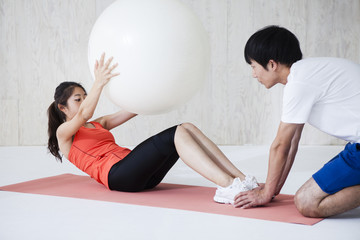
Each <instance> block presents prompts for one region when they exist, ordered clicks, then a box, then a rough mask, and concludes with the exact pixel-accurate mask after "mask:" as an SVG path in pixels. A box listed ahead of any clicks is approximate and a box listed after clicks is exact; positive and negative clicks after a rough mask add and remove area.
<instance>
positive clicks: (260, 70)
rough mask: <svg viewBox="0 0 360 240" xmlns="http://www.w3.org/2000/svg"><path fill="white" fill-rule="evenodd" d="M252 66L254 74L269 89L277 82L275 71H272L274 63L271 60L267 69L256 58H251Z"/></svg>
mask: <svg viewBox="0 0 360 240" xmlns="http://www.w3.org/2000/svg"><path fill="white" fill-rule="evenodd" d="M250 66H251V68H252V76H253V77H254V78H257V80H258V81H259V82H260V83H261V84H262V85H264V86H265V87H266V88H268V89H269V88H271V87H273V86H274V85H275V84H277V82H276V76H275V73H274V71H272V70H273V63H272V62H271V61H269V63H268V65H267V69H265V68H264V67H263V66H261V65H260V64H259V63H258V62H256V61H254V60H251V64H250Z"/></svg>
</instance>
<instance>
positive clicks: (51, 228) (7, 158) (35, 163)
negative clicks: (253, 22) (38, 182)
mask: <svg viewBox="0 0 360 240" xmlns="http://www.w3.org/2000/svg"><path fill="white" fill-rule="evenodd" d="M342 148H343V147H342V146H331V147H330V146H318V147H310V146H303V147H300V150H299V153H298V156H297V159H296V161H295V164H294V167H293V169H292V171H291V173H290V176H289V178H288V180H287V183H286V184H285V186H284V188H283V190H282V193H286V194H294V193H295V192H296V190H297V188H299V187H300V186H301V184H302V183H303V182H305V181H306V180H307V179H308V178H309V177H310V176H311V175H312V173H313V172H314V171H316V170H317V169H319V168H320V167H321V166H322V165H323V164H324V163H325V162H327V161H328V160H329V159H330V158H331V157H332V156H334V155H336V154H337V153H338V152H339V151H340V150H341V149H342ZM221 149H222V150H223V151H224V152H225V153H226V155H227V156H228V157H229V158H230V160H231V161H233V162H234V163H235V164H236V166H238V167H239V168H240V169H241V170H242V171H243V172H244V173H251V174H254V175H255V176H257V178H258V180H259V181H264V180H265V177H266V169H267V160H268V159H267V154H268V146H256V147H255V146H241V147H236V146H223V147H221ZM62 173H74V174H82V173H81V172H80V171H79V170H77V169H76V168H75V167H73V166H72V165H71V164H69V163H68V162H64V163H63V164H60V163H57V162H56V161H55V159H53V158H52V157H51V156H50V155H49V154H47V151H46V148H45V147H0V186H3V185H8V184H13V183H18V182H22V181H27V180H31V179H36V178H40V177H47V176H53V175H57V174H62ZM164 182H169V183H180V184H191V185H203V186H213V184H212V183H210V182H208V181H207V180H205V179H203V178H202V177H200V176H199V175H197V174H196V173H194V172H193V171H192V170H190V169H189V168H188V167H187V166H186V165H184V164H183V163H182V162H180V161H179V162H178V163H177V164H176V165H175V166H174V168H173V169H172V170H171V171H170V172H169V174H168V176H167V177H166V178H165V180H164ZM209 201H212V200H211V199H209ZM0 239H1V240H7V239H37V240H39V239H126V240H127V239H171V240H175V239H207V240H210V239H246V240H250V239H266V240H273V239H276V240H279V239H292V240H296V239H317V240H318V239H319V240H320V239H326V240H332V239H334V240H335V239H344V240H345V239H346V240H352V239H360V208H357V209H354V210H352V211H349V212H347V213H345V214H341V215H338V216H335V217H331V218H328V219H325V220H323V221H321V222H320V223H318V224H315V225H314V226H303V225H297V224H290V223H280V222H271V221H263V220H254V219H248V218H238V217H230V216H221V215H215V214H205V213H197V212H190V211H181V210H172V209H162V208H155V207H143V206H135V205H127V204H118V203H109V202H100V201H93V200H81V199H72V198H64V197H51V196H42V195H35V194H21V193H11V192H4V191H0Z"/></svg>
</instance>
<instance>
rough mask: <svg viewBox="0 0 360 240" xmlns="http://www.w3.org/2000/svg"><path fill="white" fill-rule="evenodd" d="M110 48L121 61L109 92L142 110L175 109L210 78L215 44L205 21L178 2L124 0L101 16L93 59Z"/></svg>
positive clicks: (92, 36) (91, 46)
mask: <svg viewBox="0 0 360 240" xmlns="http://www.w3.org/2000/svg"><path fill="white" fill-rule="evenodd" d="M103 52H105V54H106V57H110V56H113V57H114V60H113V63H116V62H117V63H119V66H118V67H117V68H116V69H115V70H114V72H119V73H120V75H119V76H117V77H115V78H113V79H112V80H111V81H110V82H109V83H108V85H107V87H106V89H105V92H106V94H107V95H108V97H109V98H110V99H111V100H112V101H113V102H114V103H115V104H116V105H118V106H120V107H121V108H123V109H125V110H127V111H129V112H134V113H138V114H157V113H162V112H166V111H169V110H171V109H173V108H175V107H177V106H179V105H180V104H182V103H184V102H185V101H187V100H189V99H190V98H191V97H192V96H193V95H194V94H195V93H196V91H197V90H199V88H200V87H201V86H202V84H203V82H204V80H205V79H206V77H207V72H208V66H209V55H210V47H209V42H208V37H207V34H206V32H205V29H204V27H203V26H202V23H201V22H200V21H199V19H198V18H197V17H196V15H195V14H194V13H193V12H192V11H191V10H190V9H189V8H188V7H187V6H186V5H184V4H183V3H182V2H180V1H178V0H118V1H115V2H114V3H113V4H111V5H110V6H109V7H108V8H106V9H105V10H104V12H103V13H102V14H101V15H100V16H99V18H98V19H97V21H96V23H95V25H94V27H93V29H92V31H91V34H90V39H89V47H88V61H89V67H90V69H91V72H92V73H93V69H94V63H95V61H96V59H99V58H100V56H101V54H102V53H103Z"/></svg>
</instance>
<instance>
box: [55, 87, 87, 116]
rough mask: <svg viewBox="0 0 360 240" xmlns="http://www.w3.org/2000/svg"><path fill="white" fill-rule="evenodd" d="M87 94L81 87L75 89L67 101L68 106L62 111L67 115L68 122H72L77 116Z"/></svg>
mask: <svg viewBox="0 0 360 240" xmlns="http://www.w3.org/2000/svg"><path fill="white" fill-rule="evenodd" d="M86 96H87V94H86V93H85V92H84V90H83V89H82V88H80V87H75V88H74V91H73V93H72V94H71V96H70V97H69V99H68V100H67V106H64V107H63V109H61V110H62V111H63V112H64V113H65V115H66V120H67V121H68V120H71V119H73V117H74V116H75V115H76V114H77V112H78V111H79V108H80V105H81V103H82V102H83V101H84V99H85V98H86Z"/></svg>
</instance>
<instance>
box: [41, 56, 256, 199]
mask: <svg viewBox="0 0 360 240" xmlns="http://www.w3.org/2000/svg"><path fill="white" fill-rule="evenodd" d="M104 58H105V54H102V56H101V58H100V60H99V61H96V63H95V69H94V73H95V82H94V84H93V86H92V88H91V90H90V92H89V94H87V93H86V91H85V89H84V88H83V87H82V86H81V85H80V84H78V83H74V82H63V83H61V84H60V85H59V86H58V87H57V88H56V92H55V96H54V98H55V101H54V102H53V103H52V104H51V105H50V107H49V109H48V116H49V128H48V134H49V142H48V148H49V150H50V152H51V153H52V154H53V155H54V156H55V157H56V158H57V159H58V160H60V161H61V160H62V156H61V155H60V152H61V153H62V154H63V156H65V157H66V158H67V159H69V161H70V162H72V163H73V164H74V165H75V166H77V167H78V168H79V169H81V170H82V171H84V172H86V173H87V174H89V175H90V176H91V177H92V178H94V179H95V180H97V181H98V182H100V183H102V184H103V185H105V186H106V187H107V188H109V189H111V190H117V191H128V192H137V191H142V190H145V189H151V188H154V187H155V186H156V185H158V184H159V183H160V182H161V181H162V179H163V178H164V177H165V175H166V174H167V172H168V171H169V170H170V169H171V167H172V166H173V165H174V164H175V162H176V161H177V160H178V158H179V156H180V158H181V159H182V160H183V161H184V162H185V163H186V164H187V165H188V166H190V167H191V168H192V169H194V170H195V171H196V172H198V173H200V174H201V175H202V176H204V177H205V178H207V179H208V180H210V181H212V182H214V183H215V184H217V185H218V189H217V190H216V194H215V197H214V200H215V201H216V202H219V203H233V200H234V197H235V195H236V194H238V193H239V192H241V191H247V190H249V189H253V188H255V187H257V186H258V185H257V183H256V180H255V179H254V178H253V177H245V175H244V174H243V173H242V172H241V171H239V170H238V169H237V168H236V167H235V166H234V165H233V164H232V163H231V162H230V161H229V160H228V159H227V158H226V156H225V155H224V154H223V153H222V152H221V151H220V149H219V148H218V147H217V146H216V145H215V144H214V143H213V142H212V141H211V140H209V139H208V138H207V137H206V136H205V135H204V134H203V133H202V132H201V131H200V130H199V129H198V128H196V127H195V126H194V125H192V124H190V123H184V124H180V125H178V126H174V127H171V128H169V129H166V130H164V131H163V132H161V133H159V134H157V135H155V136H153V137H150V138H149V139H147V140H145V141H144V142H142V143H141V144H140V145H138V146H137V147H135V148H134V150H132V151H131V150H129V149H127V148H123V147H120V146H118V145H116V144H115V140H114V137H113V135H112V134H111V133H110V132H109V130H111V129H113V128H115V127H117V126H119V125H121V124H123V123H125V122H126V121H128V120H130V119H131V118H133V117H134V116H136V114H133V113H129V112H126V111H124V110H121V111H119V112H117V113H114V114H111V115H107V116H103V117H100V118H98V119H96V120H93V121H91V122H88V120H89V119H90V118H91V117H92V116H93V113H94V111H95V108H96V106H97V103H98V100H99V97H100V94H101V92H102V90H103V88H104V86H105V85H106V84H107V83H108V82H109V81H110V79H111V78H112V77H114V76H117V75H119V74H118V73H112V71H113V70H114V69H115V68H116V66H117V64H114V65H112V66H111V61H112V58H110V59H108V60H107V61H106V62H105V63H104ZM59 151H60V152H59Z"/></svg>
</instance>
